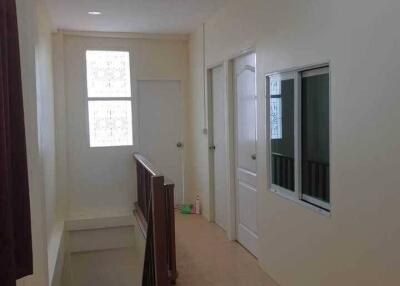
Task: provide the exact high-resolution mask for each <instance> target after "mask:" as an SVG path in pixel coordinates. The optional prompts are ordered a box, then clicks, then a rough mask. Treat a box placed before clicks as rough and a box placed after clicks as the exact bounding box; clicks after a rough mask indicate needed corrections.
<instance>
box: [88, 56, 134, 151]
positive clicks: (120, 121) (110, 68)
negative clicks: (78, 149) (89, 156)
mask: <svg viewBox="0 0 400 286" xmlns="http://www.w3.org/2000/svg"><path fill="white" fill-rule="evenodd" d="M86 70H87V78H86V80H87V102H88V117H89V141H90V147H111V146H130V145H133V134H132V95H131V75H130V60H129V52H125V51H90V50H88V51H86Z"/></svg>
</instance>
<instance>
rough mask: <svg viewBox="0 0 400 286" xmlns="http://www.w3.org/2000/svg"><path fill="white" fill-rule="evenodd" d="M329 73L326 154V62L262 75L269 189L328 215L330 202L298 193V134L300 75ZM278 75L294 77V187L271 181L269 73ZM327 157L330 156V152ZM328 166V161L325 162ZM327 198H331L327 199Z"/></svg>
mask: <svg viewBox="0 0 400 286" xmlns="http://www.w3.org/2000/svg"><path fill="white" fill-rule="evenodd" d="M326 73H328V76H329V95H328V96H329V155H331V144H330V143H331V142H330V141H331V138H332V136H331V102H330V101H331V80H330V78H331V71H330V64H329V63H324V64H319V65H312V66H306V67H302V68H294V69H287V70H282V71H278V72H273V73H269V74H266V75H265V78H266V105H267V114H268V116H267V142H268V146H269V150H268V154H269V158H268V160H269V162H268V164H267V166H268V167H269V171H268V173H269V174H268V177H269V182H270V184H269V190H270V191H271V192H273V193H276V194H278V195H280V196H282V197H284V198H287V199H289V200H292V201H294V202H296V203H299V204H301V205H303V206H305V207H308V208H311V209H313V210H315V211H317V212H319V213H321V214H324V215H328V216H329V215H330V213H331V202H330V203H326V202H323V201H320V200H318V199H316V198H313V197H310V196H308V195H305V194H303V193H302V190H301V188H302V183H301V177H302V171H301V154H302V146H301V142H302V138H301V135H302V134H301V79H302V77H304V75H305V74H306V76H314V75H317V74H326ZM272 76H279V77H280V78H281V80H282V79H283V80H284V79H294V86H295V89H294V191H291V190H287V189H285V188H283V187H281V186H278V185H275V184H273V183H272V144H271V122H270V113H269V109H270V98H271V95H270V77H272ZM330 158H331V156H330ZM329 164H330V166H331V162H329ZM328 176H329V183H331V180H330V178H331V168H330V169H329V175H328ZM329 197H330V198H332V196H331V188H330V190H329ZM330 201H331V199H330Z"/></svg>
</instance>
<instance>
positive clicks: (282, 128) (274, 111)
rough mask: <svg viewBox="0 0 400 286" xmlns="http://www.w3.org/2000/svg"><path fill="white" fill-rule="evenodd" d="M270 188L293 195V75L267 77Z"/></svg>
mask: <svg viewBox="0 0 400 286" xmlns="http://www.w3.org/2000/svg"><path fill="white" fill-rule="evenodd" d="M269 87H270V88H269V92H270V132H271V133H270V135H271V172H272V174H271V177H272V184H273V185H276V186H279V187H282V188H285V189H287V190H290V191H294V185H295V184H294V178H295V176H294V88H295V80H294V76H293V73H290V74H289V73H286V74H280V75H274V76H270V77H269Z"/></svg>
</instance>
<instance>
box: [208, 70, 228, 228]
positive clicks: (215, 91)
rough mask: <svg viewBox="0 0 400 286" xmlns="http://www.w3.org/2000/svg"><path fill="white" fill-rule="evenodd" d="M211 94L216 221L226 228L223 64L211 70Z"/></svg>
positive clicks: (211, 147)
mask: <svg viewBox="0 0 400 286" xmlns="http://www.w3.org/2000/svg"><path fill="white" fill-rule="evenodd" d="M211 96H212V110H213V140H212V141H213V143H212V145H211V146H210V152H212V155H213V157H212V159H213V166H214V170H213V172H214V173H213V179H214V216H215V223H216V224H217V225H219V226H220V227H221V228H223V229H224V230H226V223H227V210H226V208H227V181H226V180H227V168H226V133H225V78H224V70H223V67H222V66H219V67H216V68H213V69H212V70H211Z"/></svg>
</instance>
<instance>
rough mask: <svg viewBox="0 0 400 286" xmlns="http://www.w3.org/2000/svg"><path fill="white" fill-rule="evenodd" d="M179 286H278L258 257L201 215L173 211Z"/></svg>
mask: <svg viewBox="0 0 400 286" xmlns="http://www.w3.org/2000/svg"><path fill="white" fill-rule="evenodd" d="M176 245H177V264H178V272H179V277H178V281H177V285H178V286H183V285H191V286H205V285H209V286H213V285H216V286H217V285H218V286H225V285H232V286H241V285H243V286H244V285H246V286H247V285H251V286H277V285H278V284H277V283H276V282H274V281H273V280H272V279H271V278H270V277H269V276H268V275H267V274H265V273H264V271H263V270H262V269H261V268H260V267H259V266H258V263H257V260H256V259H255V258H254V257H253V256H252V255H251V254H249V253H248V252H247V251H246V250H245V249H244V248H243V247H241V246H240V245H239V244H238V243H235V242H231V241H229V240H228V239H227V238H226V235H225V233H224V232H223V231H222V230H221V229H220V228H219V227H218V226H216V225H215V224H212V223H208V222H207V221H206V220H205V219H204V218H203V217H202V216H198V215H182V214H180V213H176Z"/></svg>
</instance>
